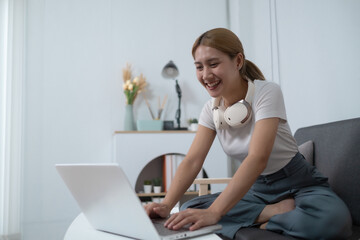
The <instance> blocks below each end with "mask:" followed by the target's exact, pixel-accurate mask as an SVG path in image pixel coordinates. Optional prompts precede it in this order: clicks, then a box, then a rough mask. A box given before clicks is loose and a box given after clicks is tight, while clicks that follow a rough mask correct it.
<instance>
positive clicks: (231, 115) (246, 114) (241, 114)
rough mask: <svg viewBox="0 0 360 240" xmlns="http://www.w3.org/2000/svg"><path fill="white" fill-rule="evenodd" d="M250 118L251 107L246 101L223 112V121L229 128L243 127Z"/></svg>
mask: <svg viewBox="0 0 360 240" xmlns="http://www.w3.org/2000/svg"><path fill="white" fill-rule="evenodd" d="M250 118H251V106H250V104H248V103H247V102H246V101H240V102H237V103H235V104H234V105H232V106H231V107H228V108H227V109H226V110H225V112H224V120H225V121H226V123H227V124H228V125H230V126H231V127H240V126H243V125H244V124H245V123H246V122H248V120H249V119H250Z"/></svg>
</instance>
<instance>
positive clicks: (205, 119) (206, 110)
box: [199, 99, 215, 130]
mask: <svg viewBox="0 0 360 240" xmlns="http://www.w3.org/2000/svg"><path fill="white" fill-rule="evenodd" d="M199 124H200V125H202V126H204V127H207V128H210V129H212V130H215V124H214V120H213V114H212V99H210V100H209V101H207V102H206V103H205V105H204V107H203V109H202V111H201V113H200V117H199Z"/></svg>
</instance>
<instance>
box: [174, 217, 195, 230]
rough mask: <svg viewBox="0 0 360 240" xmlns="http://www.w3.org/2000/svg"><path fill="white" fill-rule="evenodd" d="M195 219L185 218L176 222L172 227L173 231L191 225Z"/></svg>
mask: <svg viewBox="0 0 360 240" xmlns="http://www.w3.org/2000/svg"><path fill="white" fill-rule="evenodd" d="M196 221H197V220H196V217H194V216H187V217H185V218H183V219H181V220H180V221H178V222H177V223H176V224H175V225H173V226H172V229H173V230H179V229H180V228H183V227H184V226H186V225H189V224H192V223H194V222H196Z"/></svg>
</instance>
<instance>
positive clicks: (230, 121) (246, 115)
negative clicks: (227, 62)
mask: <svg viewBox="0 0 360 240" xmlns="http://www.w3.org/2000/svg"><path fill="white" fill-rule="evenodd" d="M254 92H255V85H254V83H253V82H252V81H251V80H248V91H247V93H246V97H245V99H244V100H240V101H239V102H237V103H235V104H233V105H231V106H230V107H228V108H226V109H225V107H224V106H220V102H221V97H218V98H216V99H214V101H213V107H212V111H213V119H214V123H215V127H216V128H217V129H226V128H228V127H229V126H231V127H235V128H236V127H242V126H244V125H245V124H246V123H247V122H249V120H250V119H251V113H252V108H251V103H252V100H253V97H254Z"/></svg>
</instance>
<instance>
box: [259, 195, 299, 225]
mask: <svg viewBox="0 0 360 240" xmlns="http://www.w3.org/2000/svg"><path fill="white" fill-rule="evenodd" d="M294 209H295V200H294V199H293V198H287V199H284V200H282V201H280V202H277V203H274V204H269V205H266V207H265V208H264V209H263V211H262V212H261V213H260V215H259V217H258V218H257V220H256V223H260V224H261V225H260V229H266V225H267V223H268V221H269V219H270V218H271V217H273V216H275V215H277V214H283V213H286V212H290V211H292V210H294Z"/></svg>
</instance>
